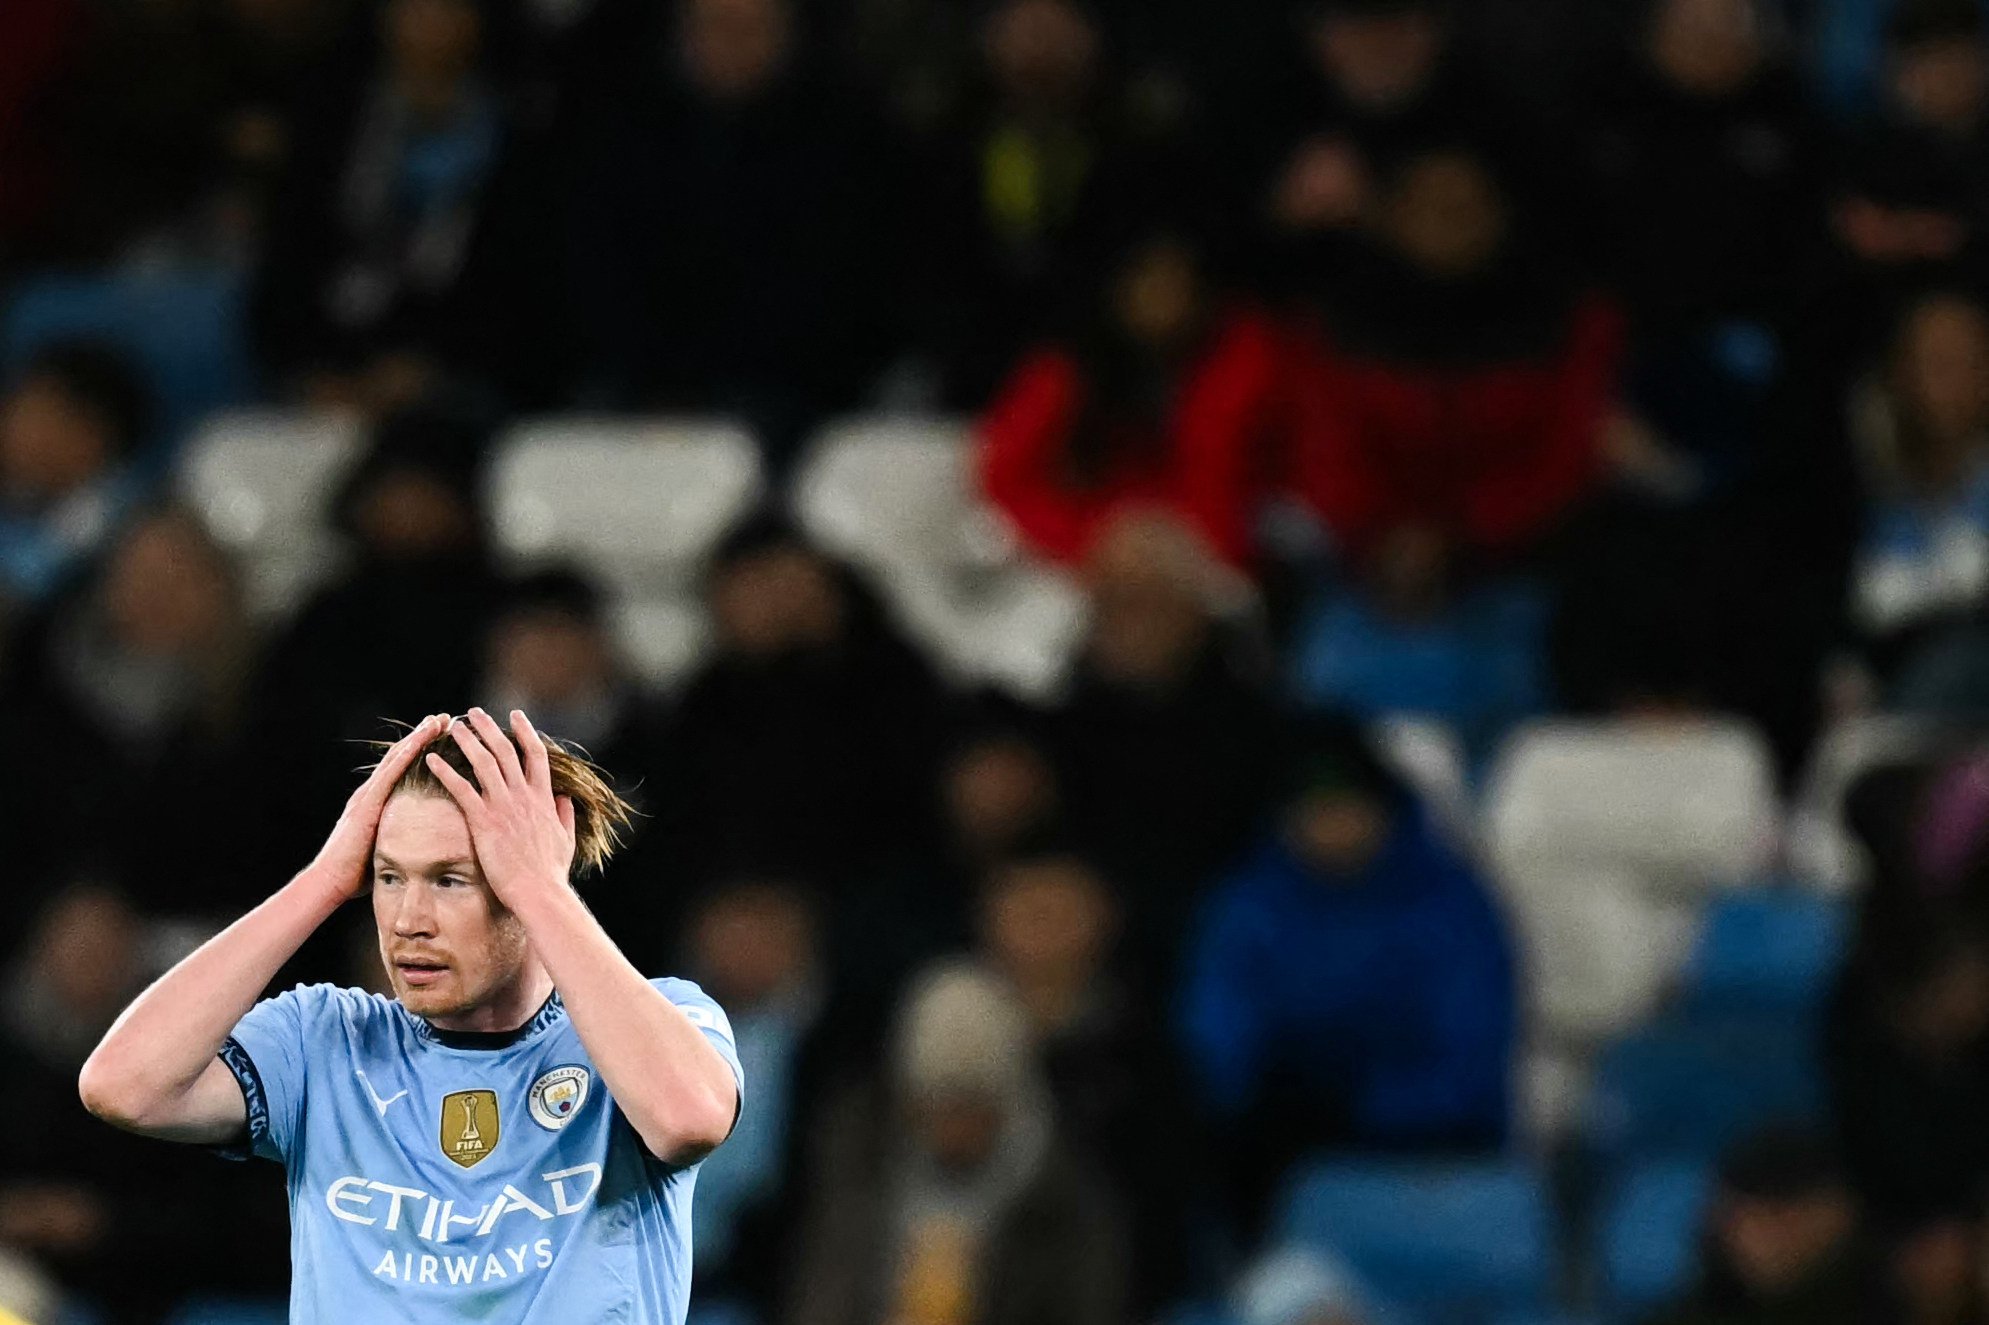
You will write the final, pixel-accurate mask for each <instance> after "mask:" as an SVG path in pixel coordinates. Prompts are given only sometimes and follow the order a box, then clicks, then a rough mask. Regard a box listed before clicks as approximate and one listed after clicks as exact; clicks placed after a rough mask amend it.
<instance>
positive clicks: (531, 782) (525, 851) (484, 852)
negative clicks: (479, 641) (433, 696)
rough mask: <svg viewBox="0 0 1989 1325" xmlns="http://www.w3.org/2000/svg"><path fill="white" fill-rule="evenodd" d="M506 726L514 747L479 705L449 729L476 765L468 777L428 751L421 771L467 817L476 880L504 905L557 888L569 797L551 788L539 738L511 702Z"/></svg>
mask: <svg viewBox="0 0 1989 1325" xmlns="http://www.w3.org/2000/svg"><path fill="white" fill-rule="evenodd" d="M511 730H512V732H513V733H514V734H516V736H517V738H518V745H517V748H515V749H514V748H513V746H512V744H511V742H510V741H508V740H506V739H505V736H504V730H503V728H501V727H499V726H498V725H497V720H496V719H495V718H493V717H491V716H490V715H489V714H488V713H485V712H484V711H483V710H482V709H480V708H473V709H471V710H470V714H469V717H468V718H465V719H460V720H458V721H457V722H456V723H455V724H454V725H453V726H452V727H451V728H450V729H449V734H450V735H452V736H454V737H455V738H456V744H457V745H458V746H460V747H462V751H463V754H464V755H465V756H466V757H467V758H468V759H469V761H470V767H471V768H473V769H475V770H476V775H477V780H476V783H472V782H471V781H470V780H469V779H468V778H466V777H464V776H463V775H462V774H460V773H458V772H457V771H456V770H455V769H453V768H451V767H449V765H448V763H447V762H446V761H445V760H443V759H442V758H441V757H440V756H438V755H432V754H431V755H429V756H428V768H429V771H430V772H432V773H434V774H435V776H436V778H437V779H439V780H440V781H441V783H442V785H443V787H444V788H445V789H447V791H448V792H449V795H450V796H451V797H452V798H454V800H455V802H456V805H457V808H459V809H461V810H462V812H463V818H464V820H465V821H467V822H468V824H469V827H470V841H471V843H472V844H473V845H474V846H475V848H476V853H477V864H478V865H479V866H480V867H481V868H482V870H483V876H484V881H485V882H486V883H488V884H489V885H490V890H491V891H492V892H493V893H495V894H496V895H497V900H498V901H500V902H502V903H504V904H505V906H507V907H515V905H516V903H517V902H519V901H520V900H522V899H524V898H525V897H527V896H529V895H531V894H533V893H535V892H537V891H538V890H539V889H543V888H552V887H557V888H564V887H565V886H566V883H567V876H568V873H569V871H570V870H571V869H572V866H573V845H574V833H573V802H572V801H571V800H570V799H568V798H567V797H565V796H555V795H554V794H553V789H552V771H551V765H550V763H549V761H548V760H547V758H546V746H545V742H544V741H543V740H541V739H540V738H539V733H538V732H537V731H536V730H534V729H533V727H532V724H531V723H530V722H529V721H528V720H527V719H526V717H525V715H524V714H523V713H521V712H518V711H517V710H515V709H514V710H513V711H512V713H511ZM520 750H522V751H523V752H524V759H523V760H522V761H521V760H520V759H519V757H518V756H519V751H520Z"/></svg>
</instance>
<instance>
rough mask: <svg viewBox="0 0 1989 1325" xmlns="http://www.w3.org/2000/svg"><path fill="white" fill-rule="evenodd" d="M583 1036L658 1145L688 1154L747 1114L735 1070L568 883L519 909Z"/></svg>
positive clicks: (664, 1153) (682, 1156)
mask: <svg viewBox="0 0 1989 1325" xmlns="http://www.w3.org/2000/svg"><path fill="white" fill-rule="evenodd" d="M516 909H517V914H518V917H519V919H521V920H523V921H524V923H525V931H526V933H527V934H529V935H530V936H531V940H532V946H533V949H534V950H535V951H536V952H537V953H538V955H539V960H541V961H543V962H544V963H545V965H546V970H547V972H548V973H549V974H550V975H551V976H552V980H553V985H554V987H555V988H557V989H558V990H559V996H560V1000H561V1001H562V1002H563V1003H564V1004H565V1005H566V1011H567V1015H568V1016H569V1017H571V1018H572V1019H573V1028H574V1030H575V1031H576V1032H577V1033H578V1034H579V1036H580V1041H581V1043H582V1044H584V1045H586V1046H587V1052H588V1053H589V1054H590V1055H591V1056H592V1057H593V1059H594V1065H595V1066H596V1067H597V1068H599V1069H600V1072H601V1079H602V1080H603V1081H605V1082H606V1083H607V1086H608V1091H609V1093H610V1094H612V1095H613V1096H614V1098H615V1103H616V1104H617V1105H619V1106H620V1107H621V1110H622V1112H623V1113H624V1114H626V1115H627V1117H628V1120H629V1122H630V1123H631V1124H632V1125H633V1126H634V1127H635V1130H636V1133H637V1134H638V1135H639V1136H641V1137H642V1140H643V1144H644V1145H646V1146H647V1147H648V1148H649V1151H650V1153H651V1154H654V1155H656V1156H658V1157H659V1158H662V1159H666V1160H670V1161H671V1162H673V1163H688V1162H690V1161H692V1160H694V1159H697V1158H699V1157H701V1156H702V1155H703V1154H704V1153H706V1152H707V1151H710V1150H712V1149H713V1148H715V1147H716V1146H717V1145H718V1144H719V1142H721V1141H723V1140H724V1139H725V1137H726V1134H727V1133H728V1132H730V1131H731V1130H732V1123H733V1120H734V1119H735V1117H736V1116H737V1114H738V1108H739V1086H738V1082H736V1081H735V1080H733V1077H732V1069H731V1068H730V1067H728V1066H727V1065H726V1062H725V1059H724V1058H723V1057H722V1056H721V1055H720V1054H719V1052H718V1051H717V1050H716V1049H714V1048H712V1046H711V1044H710V1042H709V1041H707V1040H706V1039H705V1037H704V1034H703V1032H701V1031H700V1030H699V1029H698V1028H697V1027H696V1026H695V1025H693V1024H692V1023H691V1020H690V1018H689V1017H686V1016H685V1015H684V1013H683V1011H682V1010H681V1009H679V1008H678V1007H677V1006H676V1005H675V1004H673V1003H671V1002H670V1000H669V999H667V998H665V997H664V996H663V994H662V993H661V992H659V991H658V990H657V989H656V988H655V987H654V986H653V985H651V984H650V983H649V981H648V980H646V979H644V978H643V975H642V973H641V972H640V971H638V970H637V969H636V968H635V966H634V965H633V964H632V963H631V962H630V961H629V960H628V958H627V957H625V956H623V955H622V951H621V949H620V948H618V947H616V946H615V942H614V940H613V939H611V938H609V937H608V934H607V932H606V931H605V930H603V929H602V928H601V925H600V922H598V921H597V920H595V919H594V916H593V914H592V913H591V912H589V911H588V909H587V907H586V904H585V903H583V902H582V901H581V900H580V898H579V897H578V896H577V895H576V894H575V893H574V892H573V890H572V889H571V888H569V887H566V886H565V885H564V884H563V883H562V884H561V885H559V886H557V887H549V888H547V889H545V890H544V891H543V892H541V893H539V894H538V895H536V896H534V897H533V898H532V899H531V900H530V901H529V902H526V903H523V904H521V905H520V906H518V907H517V908H516Z"/></svg>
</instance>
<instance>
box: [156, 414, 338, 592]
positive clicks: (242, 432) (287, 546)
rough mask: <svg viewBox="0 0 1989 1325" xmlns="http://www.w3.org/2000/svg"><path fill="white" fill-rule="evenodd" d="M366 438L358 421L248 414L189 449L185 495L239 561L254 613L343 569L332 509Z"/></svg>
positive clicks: (219, 418)
mask: <svg viewBox="0 0 1989 1325" xmlns="http://www.w3.org/2000/svg"><path fill="white" fill-rule="evenodd" d="M363 440H364V439H363V438H362V436H361V429H360V425H359V422H358V420H357V419H356V418H354V417H351V416H348V415H342V414H322V413H303V412H291V411H283V410H240V411H231V412H229V413H225V414H219V415H216V416H214V417H213V418H210V419H209V420H208V421H207V422H206V423H205V424H204V425H202V427H201V428H200V430H199V431H198V432H197V433H196V434H195V435H194V436H193V437H192V439H191V440H190V441H189V442H188V444H187V446H186V448H185V449H184V451H183V452H182V454H181V456H180V461H179V490H180V494H181V496H182V497H183V498H184V499H185V500H186V501H187V502H188V503H189V504H191V505H192V507H193V508H194V510H195V511H197V512H198V513H199V515H200V518H201V520H202V522H203V523H205V524H206V526H207V528H208V530H209V532H211V533H212V534H213V535H214V537H215V538H216V539H217V540H218V541H219V542H220V543H221V544H222V545H223V546H224V547H226V548H228V549H229V550H230V551H232V552H233V553H234V554H235V555H236V557H237V558H238V559H239V561H240V563H241V566H242V569H243V573H244V574H245V576H246V577H247V591H248V598H249V606H250V609H251V610H252V611H255V612H257V613H259V614H262V615H270V614H273V613H277V612H281V611H283V610H284V609H286V608H288V607H290V606H291V605H293V604H294V603H295V602H296V601H297V599H298V598H300V597H301V596H302V595H303V594H305V593H307V592H308V591H309V590H310V588H311V587H312V584H313V582H314V581H315V580H316V579H318V578H320V577H322V576H323V574H324V573H325V571H326V569H327V568H328V567H329V566H331V565H332V564H334V563H335V561H336V552H337V545H336V542H335V540H334V538H333V535H332V532H331V525H330V520H329V516H330V510H329V508H330V503H331V500H332V497H333V495H334V494H335V493H336V491H337V489H338V485H339V483H340V481H341V480H342V479H343V478H344V477H345V474H346V473H347V471H348V470H349V469H350V468H351V466H352V464H353V462H354V461H355V460H356V459H357V458H358V456H359V452H360V449H361V446H362V444H363Z"/></svg>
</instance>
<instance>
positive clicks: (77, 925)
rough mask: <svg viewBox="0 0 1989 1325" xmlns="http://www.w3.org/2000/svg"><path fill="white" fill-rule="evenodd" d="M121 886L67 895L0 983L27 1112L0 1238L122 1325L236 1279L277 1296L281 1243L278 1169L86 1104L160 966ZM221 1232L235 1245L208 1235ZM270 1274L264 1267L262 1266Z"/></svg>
mask: <svg viewBox="0 0 1989 1325" xmlns="http://www.w3.org/2000/svg"><path fill="white" fill-rule="evenodd" d="M149 938H150V935H149V934H148V931H147V927H146V925H145V923H144V922H143V920H142V919H141V918H140V917H139V916H138V914H137V913H136V912H135V911H133V910H132V908H131V905H130V903H129V902H128V901H127V900H126V899H125V898H124V897H123V896H121V895H120V894H119V893H118V892H117V891H116V890H115V889H113V888H109V887H106V886H104V885H101V884H91V883H84V884H80V885H77V886H74V887H70V888H67V889H65V890H64V891H63V892H62V893H61V894H60V895H59V896H58V897H57V898H56V899H55V900H54V901H53V902H52V903H51V904H50V905H49V906H48V907H47V908H45V909H44V910H43V911H42V913H41V914H40V915H39V916H38V917H36V918H35V919H34V921H33V927H32V929H31V931H30V932H29V933H28V934H27V936H26V943H25V945H24V947H23V949H22V951H21V954H20V958H19V961H18V963H17V964H16V965H15V966H14V968H13V971H12V973H11V975H10V976H9V978H8V980H7V984H6V998H5V1004H4V1018H0V1020H4V1027H0V1041H4V1047H5V1049H6V1052H7V1061H8V1064H9V1067H10V1070H11V1071H12V1073H13V1090H14V1092H15V1099H16V1101H17V1103H18V1105H19V1107H20V1108H21V1109H22V1110H23V1113H22V1117H23V1119H31V1120H32V1124H33V1125H32V1126H22V1127H19V1128H14V1129H11V1130H10V1133H9V1135H8V1138H7V1140H6V1141H5V1142H4V1144H0V1245H4V1246H5V1247H7V1248H9V1249H12V1250H14V1251H17V1252H20V1253H22V1254H25V1255H27V1256H30V1257H32V1258H34V1259H35V1260H37V1261H39V1262H40V1263H41V1264H42V1265H44V1266H46V1267H47V1268H48V1270H49V1271H50V1272H52V1273H53V1274H54V1275H55V1276H56V1277H57V1278H58V1279H59V1280H60V1281H61V1282H62V1283H63V1284H64V1285H65V1286H67V1287H68V1288H69V1289H71V1290H72V1291H73V1292H74V1293H75V1294H76V1295H77V1296H78V1298H79V1299H80V1300H82V1301H85V1302H88V1303H90V1304H91V1305H94V1306H96V1307H97V1308H99V1309H100V1310H102V1311H103V1312H104V1313H105V1315H106V1317H107V1318H108V1320H109V1321H110V1322H112V1323H113V1325H147V1323H148V1322H152V1321H157V1320H159V1319H161V1318H162V1317H163V1315H164V1313H165V1311H166V1310H167V1308H168V1307H169V1306H170V1305H171V1303H172V1302H173V1300H174V1299H175V1298H176V1297H178V1296H180V1295H181V1294H184V1293H188V1292H191V1291H193V1290H195V1289H200V1288H208V1289H211V1288H212V1287H213V1286H215V1285H217V1284H227V1285H230V1286H231V1287H234V1288H236V1289H237V1291H261V1292H269V1291H272V1290H275V1291H280V1290H281V1285H282V1280H283V1271H282V1268H281V1267H282V1266H283V1265H284V1257H285V1243H286V1241H287V1236H286V1234H285V1232H284V1226H285V1220H284V1219H283V1217H282V1209H283V1189H282V1186H281V1184H280V1183H278V1182H275V1181H269V1180H264V1181H258V1179H269V1178H273V1176H274V1175H264V1174H261V1173H252V1172H250V1171H248V1170H247V1169H246V1168H242V1169H234V1168H232V1167H231V1166H221V1165H217V1164H216V1163H215V1161H214V1159H213V1157H212V1156H205V1155H201V1154H199V1153H197V1152H190V1153H188V1154H186V1155H183V1156H182V1155H174V1156H162V1155H159V1154H158V1153H156V1150H155V1148H152V1147H148V1146H146V1145H145V1144H144V1143H143V1142H142V1141H139V1140H138V1139H136V1138H134V1137H130V1136H126V1135H124V1134H122V1133H119V1132H113V1131H109V1130H107V1129H106V1128H105V1127H104V1126H103V1124H101V1123H99V1122H97V1121H96V1120H95V1119H93V1118H91V1117H90V1116H89V1115H88V1114H87V1113H85V1112H84V1111H83V1108H82V1105H81V1103H80V1102H79V1101H78V1100H77V1098H76V1074H77V1072H78V1071H79V1070H81V1068H82V1063H83V1059H84V1058H85V1057H87V1056H88V1054H89V1051H90V1050H91V1048H93V1047H94V1045H95V1042H96V1040H97V1039H98V1038H99V1037H101V1036H102V1034H103V1032H104V1031H105V1030H107V1029H108V1028H109V1026H110V1023H111V1021H112V1020H113V1019H114V1018H115V1017H116V1016H117V1014H118V1013H119V1012H121V1011H122V1010H123V1008H124V1005H125V1004H126V1003H127V1002H128V1001H129V1000H130V999H131V998H132V997H134V996H135V995H136V994H137V992H138V991H139V990H140V989H141V988H143V987H144V985H145V982H146V981H147V980H148V979H150V978H151V976H152V975H153V974H155V973H156V972H157V971H158V970H159V969H161V968H162V966H163V963H161V962H158V961H157V954H155V953H153V952H150V951H148V941H149ZM222 1227H227V1228H228V1229H230V1232H229V1234H228V1236H226V1237H216V1236H215V1230H216V1229H218V1228H222ZM263 1267H268V1268H263Z"/></svg>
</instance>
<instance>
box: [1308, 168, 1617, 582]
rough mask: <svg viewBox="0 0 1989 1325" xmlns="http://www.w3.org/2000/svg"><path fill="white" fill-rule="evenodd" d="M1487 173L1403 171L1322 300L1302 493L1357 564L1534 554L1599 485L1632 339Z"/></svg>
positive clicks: (1492, 172)
mask: <svg viewBox="0 0 1989 1325" xmlns="http://www.w3.org/2000/svg"><path fill="white" fill-rule="evenodd" d="M1546 247H1547V246H1546V245H1545V243H1544V242H1538V241H1537V240H1536V238H1535V237H1534V236H1532V235H1530V234H1528V233H1527V231H1526V230H1525V228H1524V227H1523V226H1522V225H1521V224H1520V218H1519V216H1518V206H1517V202H1516V199H1515V197H1514V195H1513V193H1512V192H1511V191H1510V190H1509V189H1508V188H1507V187H1506V185H1505V184H1504V183H1503V182H1502V180H1501V177H1500V173H1499V171H1498V170H1497V168H1496V167H1495V166H1494V165H1493V164H1492V163H1491V160H1490V158H1489V157H1487V156H1486V155H1484V154H1482V153H1478V152H1474V151H1472V150H1471V149H1469V148H1468V147H1452V146H1442V147H1435V148H1430V149H1424V150H1421V151H1418V152H1415V153H1411V154H1407V155H1405V156H1404V157H1403V158H1402V159H1401V160H1400V161H1399V162H1398V163H1397V164H1396V166H1395V168H1394V169H1393V171H1392V172H1391V175H1390V177H1389V179H1388V180H1387V182H1386V185H1385V187H1384V190H1383V192H1382V195H1381V197H1380V199H1379V201H1378V203H1377V205H1376V207H1375V208H1374V211H1373V214H1372V216H1371V217H1370V221H1369V233H1368V235H1367V237H1366V239H1365V240H1364V241H1363V243H1362V244H1361V245H1360V251H1359V253H1358V254H1357V255H1356V256H1354V257H1352V258H1350V259H1349V261H1348V263H1347V265H1346V267H1345V268H1344V269H1342V270H1340V271H1338V272H1337V273H1335V276H1334V279H1333V280H1332V281H1331V282H1330V283H1328V284H1326V285H1324V286H1323V287H1322V289H1321V290H1320V291H1319V292H1318V295H1317V298H1318V302H1319V304H1320V306H1321V309H1320V311H1321V313H1322V316H1321V318H1320V319H1319V325H1318V328H1317V331H1316V334H1313V335H1309V336H1307V337H1305V338H1304V339H1305V340H1306V341H1307V345H1306V348H1305V351H1304V353H1303V354H1302V365H1301V368H1300V370H1299V372H1298V374H1297V379H1296V386H1297V393H1296V394H1297V404H1296V419H1297V434H1296V443H1297V444H1296V446H1295V450H1294V455H1293V464H1292V481H1293V484H1294V486H1295V487H1296V488H1297V490H1298V493H1299V495H1300V496H1301V497H1302V498H1303V499H1304V500H1305V501H1306V502H1307V503H1308V504H1309V505H1310V506H1311V507H1312V508H1313V509H1314V510H1315V511H1316V512H1317V513H1318V515H1319V516H1320V517H1321V519H1323V520H1324V522H1325V523H1326V525H1327V526H1328V528H1329V529H1330V531H1331V533H1332V535H1333V537H1334V540H1335V542H1336V543H1337V544H1338V545H1339V547H1340V548H1341V550H1342V552H1343V553H1344V554H1346V555H1347V557H1348V559H1349V560H1350V561H1352V562H1354V563H1356V564H1364V565H1367V566H1369V567H1370V568H1371V569H1377V570H1379V572H1380V573H1381V574H1382V575H1383V576H1384V578H1386V577H1387V575H1388V574H1389V572H1388V570H1387V565H1388V563H1389V562H1391V561H1392V560H1395V559H1397V558H1396V557H1395V555H1394V550H1395V549H1398V548H1408V549H1410V550H1411V552H1410V553H1409V554H1405V555H1411V559H1413V560H1416V561H1418V562H1419V563H1423V562H1429V561H1431V555H1430V549H1431V548H1432V547H1438V548H1441V549H1442V553H1441V555H1439V556H1437V558H1436V560H1437V561H1438V562H1442V561H1446V560H1452V559H1457V560H1464V561H1467V562H1477V563H1480V564H1482V563H1484V562H1485V561H1487V560H1495V559H1497V558H1498V557H1499V556H1500V555H1501V554H1506V553H1511V552H1516V551H1519V550H1521V549H1523V548H1524V547H1525V546H1526V545H1528V544H1529V543H1530V542H1532V541H1533V540H1535V539H1536V538H1537V537H1538V536H1540V535H1542V534H1544V533H1545V532H1547V531H1548V530H1549V529H1550V528H1551V527H1552V525H1553V524H1554V522H1555V521H1556V519H1557V517H1559V516H1561V515H1562V514H1564V513H1565V512H1566V510H1567V509H1568V508H1569V507H1570V506H1571V505H1572V504H1573V503H1574V501H1575V500H1576V499H1577V498H1578V497H1579V496H1580V495H1582V493H1583V492H1584V491H1585V490H1586V489H1588V488H1589V486H1590V485H1591V483H1592V482H1593V481H1594V480H1595V479H1596V478H1597V477H1598V476H1599V474H1600V472H1601V470H1602V469H1603V467H1604V456H1605V447H1604V445H1603V442H1604V438H1605V436H1606V435H1607V431H1608V428H1609V426H1610V424H1611V421H1612V420H1613V419H1614V418H1615V393H1616V377H1617V371H1618V365H1619V362H1620V359H1621V356H1622V348H1623V327H1622V320H1621V318H1620V316H1619V315H1618V314H1617V312H1616V311H1615V310H1614V308H1612V307H1611V306H1609V305H1608V304H1606V303H1604V302H1602V301H1601V300H1599V299H1595V298H1590V297H1587V296H1584V295H1581V294H1579V293H1577V292H1576V290H1575V287H1574V285H1573V283H1572V282H1569V281H1567V280H1565V279H1562V278H1560V277H1559V275H1558V273H1557V272H1556V271H1555V270H1554V268H1553V264H1552V262H1551V259H1550V258H1549V257H1548V256H1547V255H1546V253H1545V249H1546Z"/></svg>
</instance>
